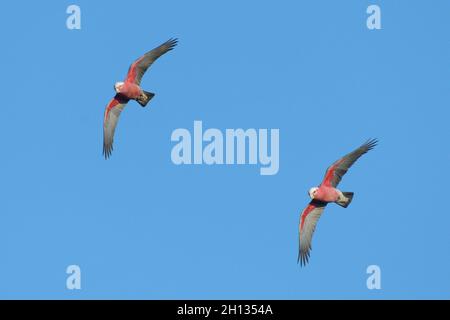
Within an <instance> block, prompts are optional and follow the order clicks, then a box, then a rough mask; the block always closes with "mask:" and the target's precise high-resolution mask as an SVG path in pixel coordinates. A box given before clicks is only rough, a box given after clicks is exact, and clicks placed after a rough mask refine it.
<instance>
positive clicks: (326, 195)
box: [314, 185, 342, 202]
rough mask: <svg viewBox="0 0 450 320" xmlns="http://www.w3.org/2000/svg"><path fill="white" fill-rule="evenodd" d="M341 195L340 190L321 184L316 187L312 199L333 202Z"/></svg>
mask: <svg viewBox="0 0 450 320" xmlns="http://www.w3.org/2000/svg"><path fill="white" fill-rule="evenodd" d="M341 195H342V192H341V191H339V190H338V189H336V188H333V187H329V186H326V185H321V186H319V187H318V188H317V190H316V193H315V195H314V199H316V200H319V201H322V202H335V201H337V200H338V199H339V197H340V196H341Z"/></svg>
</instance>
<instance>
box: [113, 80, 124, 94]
mask: <svg viewBox="0 0 450 320" xmlns="http://www.w3.org/2000/svg"><path fill="white" fill-rule="evenodd" d="M123 84H124V83H123V82H116V83H115V84H114V90H115V91H116V92H117V93H120V90H121V89H122V87H123Z"/></svg>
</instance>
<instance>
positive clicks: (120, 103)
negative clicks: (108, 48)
mask: <svg viewBox="0 0 450 320" xmlns="http://www.w3.org/2000/svg"><path fill="white" fill-rule="evenodd" d="M176 44H177V39H170V40H169V41H167V42H165V43H163V44H162V45H160V46H159V47H157V48H155V49H153V50H151V51H149V52H147V53H146V54H144V55H143V56H142V57H140V58H139V59H137V60H136V61H135V62H134V63H133V64H132V65H131V66H130V68H129V69H128V74H127V77H126V79H125V81H123V82H116V84H115V85H114V90H115V91H116V95H115V97H114V98H113V99H112V100H111V101H110V102H109V103H108V105H107V106H106V109H105V116H104V119H103V155H104V156H105V159H108V158H109V157H110V155H111V152H112V150H113V141H114V131H115V129H116V126H117V122H118V121H119V116H120V113H121V112H122V110H123V108H125V105H126V104H127V103H128V101H130V100H136V101H137V102H138V103H139V104H140V105H141V106H142V107H145V106H146V105H147V103H148V102H149V101H150V100H151V99H152V98H153V97H154V96H155V94H154V93H151V92H147V91H144V90H142V89H141V87H140V85H141V80H142V77H143V76H144V73H145V72H146V71H147V69H148V68H149V67H150V66H151V65H152V63H153V62H155V60H156V59H158V58H159V57H160V56H162V55H163V54H164V53H166V52H168V51H170V50H172V49H173V48H174V47H175V46H176Z"/></svg>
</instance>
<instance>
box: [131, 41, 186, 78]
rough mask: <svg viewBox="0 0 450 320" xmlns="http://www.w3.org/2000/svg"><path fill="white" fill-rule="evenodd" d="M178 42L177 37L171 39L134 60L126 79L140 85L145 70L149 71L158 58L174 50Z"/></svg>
mask: <svg viewBox="0 0 450 320" xmlns="http://www.w3.org/2000/svg"><path fill="white" fill-rule="evenodd" d="M177 42H178V40H177V39H170V40H168V41H166V42H164V43H163V44H162V45H160V46H159V47H157V48H155V49H153V50H151V51H149V52H147V53H146V54H144V55H143V56H142V57H140V58H139V59H137V60H136V61H135V62H133V64H132V65H131V66H130V69H129V70H128V74H127V78H126V81H128V82H133V83H135V84H137V85H140V84H141V80H142V77H143V76H144V73H145V71H147V69H148V68H149V67H150V66H151V65H152V63H153V62H155V60H156V59H158V58H159V57H161V56H162V55H163V54H164V53H166V52H168V51H170V50H172V49H173V48H174V47H175V46H176V45H177Z"/></svg>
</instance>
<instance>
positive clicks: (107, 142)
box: [103, 93, 129, 159]
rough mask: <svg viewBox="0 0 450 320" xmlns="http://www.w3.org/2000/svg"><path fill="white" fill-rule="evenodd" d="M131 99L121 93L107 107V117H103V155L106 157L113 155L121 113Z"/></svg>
mask: <svg viewBox="0 0 450 320" xmlns="http://www.w3.org/2000/svg"><path fill="white" fill-rule="evenodd" d="M128 101H129V99H128V98H126V97H124V96H123V95H121V94H120V93H118V94H116V96H115V97H114V98H113V99H112V100H111V101H110V102H109V103H108V105H107V106H106V109H105V117H104V119H103V155H104V156H105V159H108V158H109V157H110V156H111V152H112V150H113V142H114V131H115V130H116V126H117V122H118V121H119V116H120V113H121V112H122V110H123V108H125V106H126V104H127V103H128Z"/></svg>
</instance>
